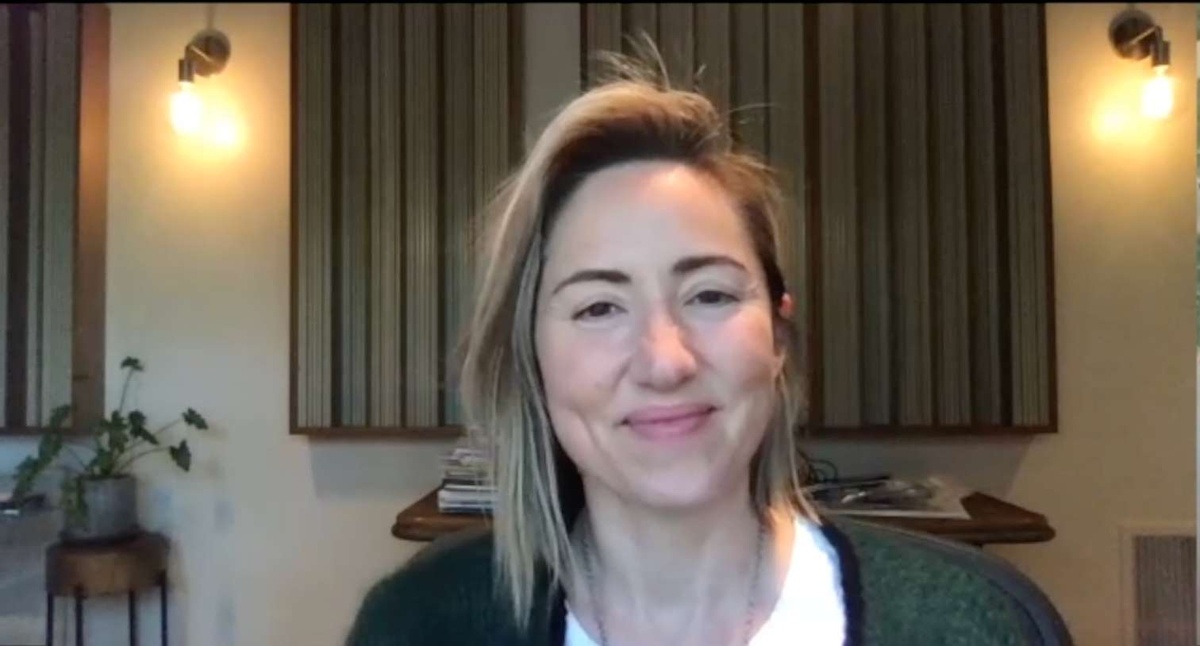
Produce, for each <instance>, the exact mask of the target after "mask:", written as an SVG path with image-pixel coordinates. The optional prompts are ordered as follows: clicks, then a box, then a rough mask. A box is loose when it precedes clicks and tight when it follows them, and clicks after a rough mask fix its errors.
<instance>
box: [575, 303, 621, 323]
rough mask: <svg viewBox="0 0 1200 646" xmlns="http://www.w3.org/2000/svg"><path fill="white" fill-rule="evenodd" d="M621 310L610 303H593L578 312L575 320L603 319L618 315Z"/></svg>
mask: <svg viewBox="0 0 1200 646" xmlns="http://www.w3.org/2000/svg"><path fill="white" fill-rule="evenodd" d="M619 309H620V308H618V307H617V306H616V305H614V304H612V303H609V302H608V301H600V302H598V303H592V304H591V305H588V306H587V307H585V308H583V309H581V310H579V311H578V312H576V313H575V320H577V321H578V320H588V319H601V318H605V317H607V316H612V315H613V314H616V313H617V311H618V310H619Z"/></svg>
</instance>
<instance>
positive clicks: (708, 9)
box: [694, 2, 761, 115]
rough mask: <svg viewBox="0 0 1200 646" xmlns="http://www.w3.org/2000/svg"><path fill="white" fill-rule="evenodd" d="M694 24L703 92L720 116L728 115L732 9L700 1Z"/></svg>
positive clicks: (715, 3)
mask: <svg viewBox="0 0 1200 646" xmlns="http://www.w3.org/2000/svg"><path fill="white" fill-rule="evenodd" d="M695 21H696V42H695V48H696V60H695V61H694V65H695V66H696V68H697V71H699V73H700V79H699V80H700V89H701V90H702V91H703V92H704V94H705V95H706V96H708V97H709V98H710V99H711V100H712V102H713V104H714V105H715V106H716V108H717V111H718V112H719V113H720V114H722V115H725V114H728V112H729V98H730V91H731V80H730V74H731V73H730V69H731V68H730V66H731V65H732V60H731V58H730V54H731V52H730V42H729V33H730V6H729V4H728V3H723V2H701V3H699V4H697V5H696V13H695ZM760 42H761V41H760ZM760 49H761V48H760Z"/></svg>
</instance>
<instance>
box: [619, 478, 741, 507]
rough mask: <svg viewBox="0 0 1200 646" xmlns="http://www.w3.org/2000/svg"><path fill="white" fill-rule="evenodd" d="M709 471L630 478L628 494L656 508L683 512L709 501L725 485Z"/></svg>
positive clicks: (706, 503)
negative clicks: (721, 484) (706, 472)
mask: <svg viewBox="0 0 1200 646" xmlns="http://www.w3.org/2000/svg"><path fill="white" fill-rule="evenodd" d="M717 480H718V479H717V478H715V477H713V475H711V474H671V475H667V474H660V475H656V476H647V477H641V478H636V479H633V480H632V481H631V482H629V486H628V487H627V488H626V492H627V495H628V496H629V497H630V498H632V499H633V501H636V502H637V503H639V504H642V505H645V506H647V507H653V508H655V509H661V510H663V511H667V510H677V511H685V510H688V509H696V508H700V507H705V506H707V505H710V504H712V503H713V502H714V501H716V500H717V499H719V498H720V497H721V494H722V492H724V491H725V489H726V488H724V487H721V486H720V484H719V483H718V481H717Z"/></svg>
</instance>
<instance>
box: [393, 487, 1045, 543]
mask: <svg viewBox="0 0 1200 646" xmlns="http://www.w3.org/2000/svg"><path fill="white" fill-rule="evenodd" d="M963 507H965V508H966V510H967V513H968V514H971V518H969V519H957V518H952V519H945V518H863V520H869V521H872V522H880V523H884V524H888V525H894V526H897V527H903V528H905V529H910V530H915V531H919V532H926V533H929V534H933V535H935V536H941V537H943V538H949V539H951V540H956V541H961V542H963V543H970V544H972V545H977V546H980V547H982V546H984V545H994V544H999V543H1042V542H1045V541H1048V540H1050V539H1052V538H1054V528H1052V527H1050V524H1049V523H1048V522H1046V517H1045V516H1043V515H1041V514H1039V513H1036V512H1032V511H1029V510H1028V509H1024V508H1022V507H1018V506H1016V505H1013V504H1010V503H1007V502H1004V501H1003V500H1000V499H998V498H993V497H992V496H989V495H987V494H983V493H973V494H971V495H969V496H967V497H966V498H963ZM487 523H488V516H486V515H484V514H443V513H441V512H440V511H438V506H437V490H436V489H434V490H433V491H431V492H429V494H427V495H426V496H425V497H424V498H421V499H420V500H418V501H417V502H415V503H413V504H412V505H410V506H409V507H408V508H407V509H405V510H404V511H401V512H400V513H399V514H398V515H397V516H396V522H395V523H394V524H393V525H392V535H393V536H395V537H396V538H399V539H402V540H406V541H432V540H433V539H435V538H437V537H439V536H443V535H445V534H451V533H454V532H456V531H459V530H462V529H469V528H472V527H479V526H481V525H485V524H487Z"/></svg>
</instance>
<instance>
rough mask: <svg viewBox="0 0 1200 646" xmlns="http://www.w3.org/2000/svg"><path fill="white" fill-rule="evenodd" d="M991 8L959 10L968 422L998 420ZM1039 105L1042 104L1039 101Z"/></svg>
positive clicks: (999, 314)
mask: <svg viewBox="0 0 1200 646" xmlns="http://www.w3.org/2000/svg"><path fill="white" fill-rule="evenodd" d="M991 13H992V8H991V6H989V5H986V4H965V5H963V22H964V39H963V44H964V46H965V57H966V58H965V60H966V82H967V105H966V114H967V120H968V121H967V123H966V126H967V127H966V146H967V151H968V154H967V158H966V162H967V172H966V187H967V211H968V213H969V214H970V224H969V228H970V230H971V239H970V249H969V255H970V259H971V261H970V270H971V271H970V274H971V283H970V293H971V299H970V311H971V313H972V316H971V322H972V327H971V358H970V363H971V390H972V395H971V409H972V413H973V415H972V417H973V419H972V422H974V423H976V424H996V425H999V424H1001V423H1003V421H1004V414H1003V402H1002V399H1001V392H1000V387H1001V386H1000V384H1001V380H1002V376H1001V359H1000V330H1001V322H1002V321H1001V317H1002V312H1001V309H1000V276H999V265H998V262H999V260H998V258H997V251H998V242H997V241H998V237H997V236H998V232H997V230H996V223H997V218H998V215H997V210H996V209H997V197H996V190H997V189H996V145H995V132H996V113H995V98H994V94H993V88H992V74H993V61H992V55H993V54H992V53H993V48H992V20H991ZM1043 100H1044V99H1043Z"/></svg>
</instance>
